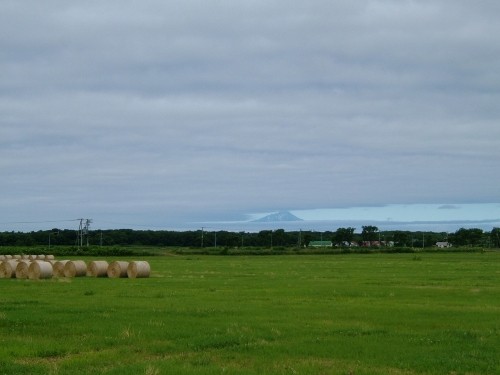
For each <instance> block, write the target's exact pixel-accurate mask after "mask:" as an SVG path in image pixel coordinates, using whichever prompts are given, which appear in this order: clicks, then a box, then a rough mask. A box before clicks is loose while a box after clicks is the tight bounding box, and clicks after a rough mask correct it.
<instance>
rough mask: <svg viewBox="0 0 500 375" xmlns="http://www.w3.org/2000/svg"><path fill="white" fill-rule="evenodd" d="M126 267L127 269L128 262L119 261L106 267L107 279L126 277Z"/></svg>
mask: <svg viewBox="0 0 500 375" xmlns="http://www.w3.org/2000/svg"><path fill="white" fill-rule="evenodd" d="M127 267H128V262H124V261H119V260H117V261H114V262H113V263H111V264H110V265H109V267H108V277H109V278H118V277H127Z"/></svg>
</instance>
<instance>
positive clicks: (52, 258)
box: [45, 255, 56, 261]
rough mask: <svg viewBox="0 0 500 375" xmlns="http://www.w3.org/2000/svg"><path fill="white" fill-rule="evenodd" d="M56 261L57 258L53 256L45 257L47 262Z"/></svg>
mask: <svg viewBox="0 0 500 375" xmlns="http://www.w3.org/2000/svg"><path fill="white" fill-rule="evenodd" d="M54 259H56V257H55V256H53V255H45V260H46V261H48V260H54Z"/></svg>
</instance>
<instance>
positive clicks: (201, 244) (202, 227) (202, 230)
mask: <svg viewBox="0 0 500 375" xmlns="http://www.w3.org/2000/svg"><path fill="white" fill-rule="evenodd" d="M201 247H202V248H203V227H201Z"/></svg>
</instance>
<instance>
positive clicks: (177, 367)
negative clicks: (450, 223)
mask: <svg viewBox="0 0 500 375" xmlns="http://www.w3.org/2000/svg"><path fill="white" fill-rule="evenodd" d="M93 259H95V258H93ZM107 260H109V261H111V260H112V259H107ZM147 260H148V261H150V263H151V266H152V277H151V278H149V279H102V278H88V277H87V278H74V279H51V280H40V281H33V280H15V279H12V280H11V279H8V280H7V279H0V374H7V373H15V374H89V373H98V374H166V373H182V374H357V375H358V374H367V375H368V374H405V375H406V374H450V375H451V374H496V373H500V365H499V362H498V359H497V358H498V357H499V354H500V350H499V348H500V267H499V264H500V253H498V252H485V253H457V254H450V253H439V254H431V253H422V254H419V255H418V256H415V254H366V255H359V254H345V255H333V256H332V255H315V256H310V255H300V256H293V255H292V256H265V257H247V256H241V257H227V256H226V257H223V256H220V257H219V256H198V255H195V256H168V257H151V258H147ZM415 260H417V261H415Z"/></svg>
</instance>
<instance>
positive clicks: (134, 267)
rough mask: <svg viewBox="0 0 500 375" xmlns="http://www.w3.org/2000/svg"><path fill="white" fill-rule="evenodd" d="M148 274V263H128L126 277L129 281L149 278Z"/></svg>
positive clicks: (149, 268) (139, 261) (149, 269)
mask: <svg viewBox="0 0 500 375" xmlns="http://www.w3.org/2000/svg"><path fill="white" fill-rule="evenodd" d="M150 272H151V267H150V265H149V263H148V262H146V261H143V260H138V261H134V262H130V263H129V265H128V268H127V275H128V277H129V278H131V279H135V278H138V277H149V274H150Z"/></svg>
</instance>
